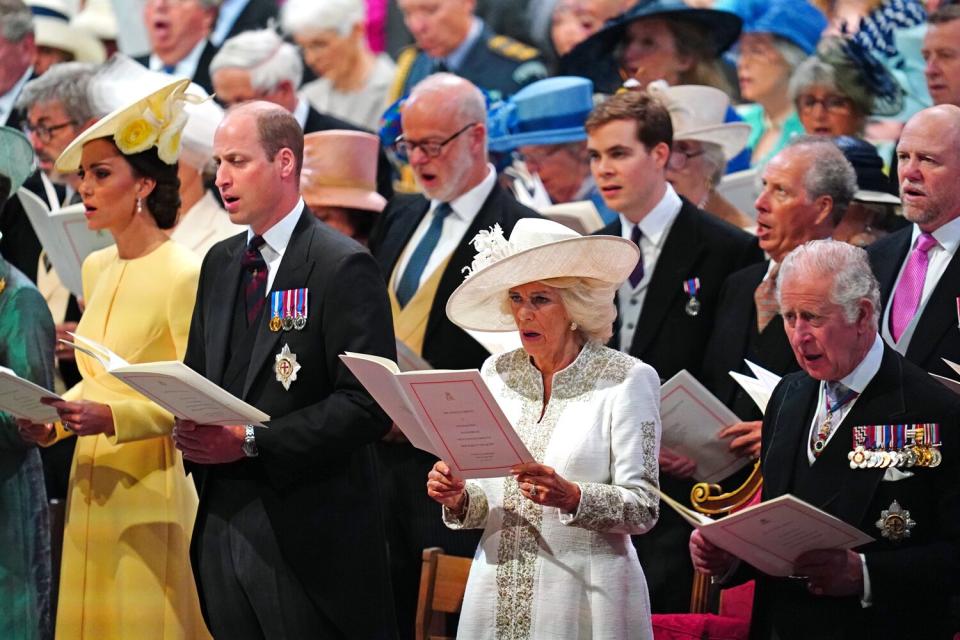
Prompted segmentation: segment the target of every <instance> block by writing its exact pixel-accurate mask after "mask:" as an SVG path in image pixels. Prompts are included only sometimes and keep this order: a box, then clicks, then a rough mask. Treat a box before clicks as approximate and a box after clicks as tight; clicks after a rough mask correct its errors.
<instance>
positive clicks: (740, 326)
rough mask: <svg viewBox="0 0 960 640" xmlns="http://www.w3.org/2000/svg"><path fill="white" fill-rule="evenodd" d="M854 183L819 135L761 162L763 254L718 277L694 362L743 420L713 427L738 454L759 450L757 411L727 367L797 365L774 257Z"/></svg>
mask: <svg viewBox="0 0 960 640" xmlns="http://www.w3.org/2000/svg"><path fill="white" fill-rule="evenodd" d="M856 190H857V176H856V173H855V171H854V168H853V167H852V166H851V165H850V163H849V162H848V161H847V159H846V158H845V157H844V156H843V153H842V152H841V151H840V150H839V149H838V148H837V146H836V145H835V144H833V143H832V142H830V141H829V140H826V139H822V138H811V137H801V138H795V139H794V140H793V141H792V142H791V144H790V145H789V146H787V147H786V148H784V149H783V150H782V151H780V153H778V154H777V155H775V156H774V157H773V158H772V159H771V160H770V162H769V163H767V165H766V166H765V167H764V168H763V190H762V191H761V192H760V196H759V197H758V198H757V201H756V204H755V206H756V209H757V238H758V240H759V241H760V248H761V249H763V251H764V252H766V254H767V255H768V256H770V260H768V261H766V262H758V263H757V264H752V265H750V266H748V267H745V268H743V269H741V270H739V271H736V272H734V273H732V274H730V276H729V277H728V278H727V280H726V282H724V283H723V289H721V291H720V303H719V308H720V309H722V312H721V313H719V314H717V321H716V323H715V324H714V327H713V333H712V334H711V336H710V341H709V342H708V343H707V350H706V352H705V356H704V359H703V368H702V372H703V373H702V379H703V383H704V385H706V387H707V388H708V389H710V391H712V392H713V394H714V395H715V396H717V398H719V399H720V401H722V402H723V403H724V404H726V405H727V406H728V407H730V409H731V410H733V412H734V413H736V414H737V415H738V416H739V417H740V418H741V419H742V420H744V422H739V423H736V424H733V425H730V426H729V427H728V428H727V429H725V430H724V431H723V432H722V433H721V434H720V437H723V438H731V443H730V444H731V447H732V448H733V449H735V450H736V451H737V452H738V453H739V454H740V455H743V456H750V457H752V458H756V457H758V456H759V454H760V420H761V418H763V414H762V412H761V411H760V410H759V409H758V408H757V405H756V404H755V403H754V402H753V400H751V399H750V396H749V395H747V393H746V392H745V391H744V390H743V389H742V388H741V387H740V385H738V384H737V383H736V382H735V381H734V380H733V378H731V377H730V375H729V373H728V372H729V371H739V372H741V373H745V374H750V370H749V368H748V367H747V365H746V364H745V363H744V359H748V360H750V361H751V362H754V363H756V364H758V365H760V366H761V367H763V368H765V369H767V370H769V371H772V372H773V373H775V374H777V375H781V376H782V375H784V374H785V373H790V372H791V371H796V370H797V367H798V365H797V360H796V358H794V357H793V351H792V350H791V349H790V343H789V342H787V334H786V333H785V332H784V330H783V321H782V319H781V318H780V315H779V309H778V307H777V301H776V297H775V293H776V283H777V272H778V271H779V265H780V264H781V263H782V262H783V259H784V258H785V257H786V256H787V254H788V253H790V252H791V251H793V250H794V249H795V248H797V247H798V246H800V245H801V244H803V243H805V242H807V241H809V240H817V239H820V238H829V237H831V235H832V234H833V230H834V228H835V227H836V225H837V224H838V223H839V222H840V220H841V219H842V218H843V214H844V213H845V212H846V210H847V207H848V206H849V205H850V202H851V200H852V198H853V196H854V193H855V192H856Z"/></svg>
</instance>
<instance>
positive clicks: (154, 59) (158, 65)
mask: <svg viewBox="0 0 960 640" xmlns="http://www.w3.org/2000/svg"><path fill="white" fill-rule="evenodd" d="M206 46H207V39H206V38H201V39H200V42H198V43H197V44H196V45H194V47H193V49H191V50H190V53H188V54H187V55H185V56H183V58H181V59H180V60H179V61H178V62H177V63H176V64H175V65H174V68H173V73H172V74H170V75H173V76H177V77H182V78H190V79H191V80H193V76H194V75H196V73H197V65H198V64H200V56H201V55H203V49H204V47H206ZM163 67H164V64H163V60H161V59H160V58H159V57H158V56H157V54H155V53H151V54H150V70H151V71H160V72H162V71H163Z"/></svg>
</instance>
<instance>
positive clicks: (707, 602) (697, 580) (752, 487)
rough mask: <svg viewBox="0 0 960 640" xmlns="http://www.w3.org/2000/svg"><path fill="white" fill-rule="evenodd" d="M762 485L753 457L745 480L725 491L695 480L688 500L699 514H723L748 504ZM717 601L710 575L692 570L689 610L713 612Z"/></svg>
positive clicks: (757, 465)
mask: <svg viewBox="0 0 960 640" xmlns="http://www.w3.org/2000/svg"><path fill="white" fill-rule="evenodd" d="M762 486H763V476H762V475H761V473H760V461H759V460H757V462H756V464H755V465H754V467H753V470H752V471H751V472H750V476H749V477H748V478H747V479H746V481H745V482H744V483H743V484H742V485H740V486H739V487H737V488H736V489H734V490H733V491H730V492H728V493H723V489H722V488H721V487H720V485H718V484H708V483H706V482H698V483H697V484H695V485H694V486H693V489H692V490H691V491H690V503H691V504H692V505H693V508H694V509H696V510H697V511H699V512H700V513H705V514H707V515H710V516H725V515H727V514H728V513H731V512H733V511H736V510H737V509H741V508H743V507H744V506H746V505H747V504H749V503H750V501H751V500H753V499H754V498H755V497H756V496H757V495H758V494H759V492H760V489H761V488H762ZM719 603H720V590H719V589H717V588H716V587H715V586H714V585H712V584H711V583H710V578H709V577H708V576H705V575H703V574H702V573H700V572H698V571H694V572H693V590H692V591H691V592H690V613H716V612H717V609H718V607H719Z"/></svg>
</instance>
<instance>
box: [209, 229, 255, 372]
mask: <svg viewBox="0 0 960 640" xmlns="http://www.w3.org/2000/svg"><path fill="white" fill-rule="evenodd" d="M234 240H235V241H232V243H231V244H232V246H231V247H230V249H229V250H228V251H227V261H226V264H224V265H222V268H221V269H218V273H217V275H216V277H215V278H214V284H213V286H212V287H210V290H209V291H207V292H206V294H207V295H208V296H211V297H212V298H213V300H211V301H210V305H209V309H210V317H209V318H208V319H207V327H208V328H209V329H208V332H207V336H205V340H208V341H209V348H208V349H207V358H208V361H207V372H206V373H207V377H208V378H210V380H211V381H212V382H215V383H217V384H223V373H224V370H225V368H226V366H227V353H228V352H229V341H230V325H231V324H232V322H233V310H234V305H235V304H236V303H237V295H238V292H239V291H240V276H241V271H242V270H243V266H242V265H241V263H240V252H241V251H242V249H243V247H244V246H245V243H246V234H244V235H242V236H238V237H237V238H235V239H234Z"/></svg>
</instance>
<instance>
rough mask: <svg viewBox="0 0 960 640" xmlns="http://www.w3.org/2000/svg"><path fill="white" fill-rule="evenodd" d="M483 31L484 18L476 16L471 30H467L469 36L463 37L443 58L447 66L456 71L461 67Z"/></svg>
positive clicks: (471, 24)
mask: <svg viewBox="0 0 960 640" xmlns="http://www.w3.org/2000/svg"><path fill="white" fill-rule="evenodd" d="M482 31H483V20H481V19H480V18H478V17H476V16H474V17H473V21H472V22H471V23H470V31H468V32H467V37H466V38H464V39H463V42H461V43H460V46H459V47H457V48H456V49H454V50H453V51H451V52H450V53H448V54H447V55H445V56H444V57H443V58H442V60H443V62H444V63H445V64H446V65H447V68H449V69H450V70H451V71H456V70H457V69H459V68H460V65H461V64H463V59H464V58H466V57H467V53H468V52H469V51H470V47H472V46H473V43H474V42H476V41H477V38H479V37H480V33H481V32H482Z"/></svg>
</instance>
